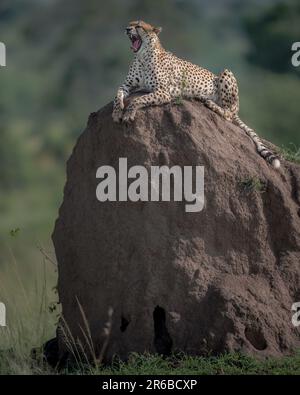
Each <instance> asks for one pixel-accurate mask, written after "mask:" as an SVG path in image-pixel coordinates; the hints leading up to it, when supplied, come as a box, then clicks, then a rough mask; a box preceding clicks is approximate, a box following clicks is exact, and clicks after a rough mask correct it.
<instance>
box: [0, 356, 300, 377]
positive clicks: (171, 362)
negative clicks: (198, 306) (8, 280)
mask: <svg viewBox="0 0 300 395" xmlns="http://www.w3.org/2000/svg"><path fill="white" fill-rule="evenodd" d="M0 374H32V375H41V374H48V375H49V374H50V375H51V374H64V375H66V374H67V375H84V374H86V375H300V352H297V353H296V354H295V355H293V356H289V357H282V358H278V359H277V358H268V359H265V360H260V361H259V360H257V359H255V358H253V357H249V356H245V355H242V354H238V353H232V354H224V355H220V356H218V357H200V356H199V357H191V356H187V355H185V354H181V355H177V356H172V357H169V358H163V357H160V356H158V355H150V354H143V355H140V354H135V353H133V354H131V356H130V358H129V360H128V361H127V362H121V361H118V360H117V359H116V360H115V361H114V362H113V363H112V364H111V365H109V366H107V367H104V366H99V367H97V368H96V367H94V366H91V365H90V366H88V365H86V366H81V367H80V368H78V369H76V368H74V369H64V370H62V371H60V372H57V371H55V370H51V369H50V368H49V367H48V366H47V365H46V364H45V363H43V362H42V360H41V359H40V360H38V361H33V360H32V359H31V358H30V357H28V358H24V356H23V358H20V356H16V355H14V353H13V352H12V351H10V352H8V353H5V352H1V353H0Z"/></svg>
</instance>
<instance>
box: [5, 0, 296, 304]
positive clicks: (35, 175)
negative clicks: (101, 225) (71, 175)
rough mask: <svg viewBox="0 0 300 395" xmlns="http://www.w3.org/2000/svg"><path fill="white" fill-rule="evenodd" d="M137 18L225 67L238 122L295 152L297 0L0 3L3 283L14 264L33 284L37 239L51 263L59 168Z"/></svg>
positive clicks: (106, 85)
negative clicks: (236, 93) (235, 85)
mask: <svg viewBox="0 0 300 395" xmlns="http://www.w3.org/2000/svg"><path fill="white" fill-rule="evenodd" d="M135 19H144V20H146V21H148V22H150V23H153V24H156V25H160V26H162V27H163V32H162V33H161V40H162V43H163V45H164V46H165V48H167V49H168V50H170V51H172V52H174V53H175V54H177V55H178V56H180V57H184V58H186V59H188V60H191V61H192V62H194V63H196V64H199V65H201V66H203V67H206V68H209V69H210V70H212V71H213V72H215V73H218V72H220V71H222V70H223V69H224V68H229V69H231V70H232V71H233V72H234V74H235V75H236V77H237V79H238V81H239V86H240V96H241V117H242V119H244V121H245V122H246V123H248V124H249V125H250V126H252V127H254V128H256V129H257V131H258V133H259V134H260V135H261V136H263V137H265V138H267V139H269V140H271V141H273V142H274V143H276V144H278V145H280V146H282V145H286V146H287V145H288V144H289V143H294V144H296V145H297V146H298V145H299V143H300V134H299V103H300V67H299V68H295V67H293V66H292V64H291V56H292V51H291V46H292V43H293V42H295V41H300V2H299V0H281V1H280V0H278V1H276V0H251V1H242V0H202V1H201V0H184V1H183V0H110V1H99V0H85V1H83V0H14V1H11V0H1V3H0V41H2V42H4V43H5V44H6V47H7V67H2V68H0V119H1V123H0V280H1V275H2V279H3V278H4V277H3V276H4V275H3V273H4V269H5V272H6V273H9V270H7V268H9V267H10V265H11V262H12V259H13V260H15V261H16V262H17V265H18V267H19V270H21V275H22V276H23V278H24V277H25V278H31V276H32V275H33V274H35V273H36V266H35V264H36V263H37V262H39V261H41V254H40V251H39V249H38V248H37V244H39V245H42V246H44V248H45V249H46V251H48V252H49V254H50V255H51V256H52V257H53V251H51V248H52V247H51V240H50V236H51V231H52V229H53V226H54V221H55V218H56V217H57V212H58V208H59V205H60V203H61V201H62V196H63V185H64V181H65V162H66V160H67V158H68V157H69V155H70V153H71V150H72V147H73V146H74V144H75V141H76V139H77V137H78V136H79V134H80V133H81V132H82V131H83V129H84V127H85V125H86V122H87V119H88V115H89V113H90V112H92V111H97V110H98V109H99V108H100V107H101V106H103V105H104V104H106V103H107V102H109V101H111V100H112V99H113V97H114V94H115V92H116V89H117V87H118V86H119V85H120V83H121V82H122V81H123V79H124V77H125V76H126V73H127V70H128V64H129V62H130V59H131V58H132V53H131V51H130V43H129V41H128V39H127V37H126V36H125V35H124V27H125V26H126V24H127V22H128V21H129V20H135ZM14 229H19V230H18V231H17V232H11V230H14ZM12 257H13V258H12ZM50 270H52V269H50ZM53 278H55V276H54V277H53ZM6 281H8V280H7V278H6ZM28 281H29V280H28ZM53 281H54V280H53ZM0 287H1V283H0ZM0 291H1V289H0ZM0 297H1V293H0Z"/></svg>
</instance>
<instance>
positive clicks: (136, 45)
mask: <svg viewBox="0 0 300 395" xmlns="http://www.w3.org/2000/svg"><path fill="white" fill-rule="evenodd" d="M140 46H141V40H140V39H139V38H135V39H134V40H133V41H132V48H133V49H134V51H138V50H139V48H140Z"/></svg>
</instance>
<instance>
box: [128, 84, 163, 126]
mask: <svg viewBox="0 0 300 395" xmlns="http://www.w3.org/2000/svg"><path fill="white" fill-rule="evenodd" d="M170 101H171V96H170V94H169V93H168V92H166V91H164V90H163V89H157V90H156V91H154V92H151V93H149V94H147V95H143V96H139V97H136V98H134V99H132V101H131V102H130V104H129V105H128V107H127V108H126V110H125V114H124V115H123V121H124V122H129V121H133V120H134V118H135V115H136V112H137V110H138V109H139V108H143V107H148V106H152V105H160V104H164V103H169V102H170Z"/></svg>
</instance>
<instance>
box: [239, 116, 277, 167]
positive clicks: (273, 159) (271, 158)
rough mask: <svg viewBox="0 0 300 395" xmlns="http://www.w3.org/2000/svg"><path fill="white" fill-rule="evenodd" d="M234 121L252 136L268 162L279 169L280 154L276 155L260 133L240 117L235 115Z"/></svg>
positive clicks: (259, 151) (260, 152)
mask: <svg viewBox="0 0 300 395" xmlns="http://www.w3.org/2000/svg"><path fill="white" fill-rule="evenodd" d="M232 122H233V123H234V124H235V125H237V126H239V127H240V128H241V129H243V130H244V131H245V132H246V133H247V134H248V136H250V137H251V139H252V140H253V142H254V144H255V145H256V149H257V152H258V153H259V154H260V155H261V156H262V157H263V158H264V159H265V160H266V161H267V162H268V163H270V164H271V165H272V166H273V167H274V169H279V167H280V161H279V159H278V156H276V155H275V154H274V153H273V152H272V151H270V150H269V149H268V148H267V147H266V146H265V145H264V144H263V143H262V141H261V139H260V138H259V137H258V135H257V134H256V133H255V132H254V130H253V129H251V128H249V126H247V125H246V124H245V123H244V122H243V121H242V120H241V119H240V118H239V117H238V115H235V116H234V117H233V119H232Z"/></svg>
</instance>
